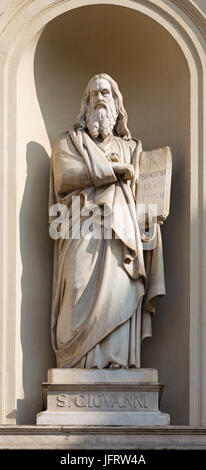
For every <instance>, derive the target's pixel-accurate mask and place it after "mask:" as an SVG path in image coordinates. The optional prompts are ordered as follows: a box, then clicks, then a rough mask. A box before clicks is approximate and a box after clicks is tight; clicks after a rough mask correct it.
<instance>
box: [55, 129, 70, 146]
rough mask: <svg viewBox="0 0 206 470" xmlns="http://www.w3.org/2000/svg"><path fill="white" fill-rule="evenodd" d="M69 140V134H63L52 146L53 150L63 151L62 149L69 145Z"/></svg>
mask: <svg viewBox="0 0 206 470" xmlns="http://www.w3.org/2000/svg"><path fill="white" fill-rule="evenodd" d="M67 140H68V132H67V131H65V132H61V134H59V135H58V137H56V139H55V140H54V143H53V145H52V148H53V150H55V149H56V150H57V149H61V148H62V147H65V145H66V144H67Z"/></svg>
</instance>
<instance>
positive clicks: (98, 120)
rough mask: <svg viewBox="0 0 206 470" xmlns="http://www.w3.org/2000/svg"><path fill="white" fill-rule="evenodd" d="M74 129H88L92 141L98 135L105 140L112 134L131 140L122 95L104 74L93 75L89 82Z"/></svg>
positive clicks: (114, 83) (111, 80)
mask: <svg viewBox="0 0 206 470" xmlns="http://www.w3.org/2000/svg"><path fill="white" fill-rule="evenodd" d="M75 127H76V128H78V129H81V130H84V129H88V131H89V133H90V135H91V137H92V138H93V139H96V138H97V137H98V136H99V135H102V137H103V138H105V137H107V136H108V135H110V134H111V133H112V132H114V134H115V135H118V136H120V137H122V138H123V139H125V140H130V139H131V134H130V132H129V129H128V127H127V113H126V111H125V109H124V106H123V98H122V94H121V93H120V91H119V88H118V85H117V83H116V82H115V81H114V80H113V79H112V78H111V77H110V76H109V75H107V74H106V73H100V74H97V75H94V76H93V77H92V78H91V80H90V81H89V83H88V85H87V87H86V90H85V92H84V96H83V99H82V102H81V110H80V114H79V116H78V118H77V122H76V125H75Z"/></svg>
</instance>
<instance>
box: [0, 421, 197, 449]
mask: <svg viewBox="0 0 206 470" xmlns="http://www.w3.org/2000/svg"><path fill="white" fill-rule="evenodd" d="M0 449H65V450H66V449H94V450H95V449H103V450H106V449H113V450H115V449H126V450H127V449H128V450H130V449H154V450H155V449H156V450H158V449H192V450H194V449H196V450H200V449H206V426H154V427H152V426H148V427H142V426H141V428H140V427H139V428H138V427H136V426H129V427H127V426H105V427H104V426H40V425H39V426H28V425H27V426H22V425H21V426H13V425H4V426H0Z"/></svg>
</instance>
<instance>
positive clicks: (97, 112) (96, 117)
mask: <svg viewBox="0 0 206 470" xmlns="http://www.w3.org/2000/svg"><path fill="white" fill-rule="evenodd" d="M116 121H117V111H116V107H115V104H114V105H110V106H107V107H103V106H102V107H101V108H91V107H90V106H88V108H87V112H86V125H87V128H88V131H89V133H90V135H91V137H92V139H96V138H97V137H98V136H99V135H101V136H102V137H103V139H105V137H108V136H109V135H110V134H111V133H112V131H113V129H114V126H115V124H116Z"/></svg>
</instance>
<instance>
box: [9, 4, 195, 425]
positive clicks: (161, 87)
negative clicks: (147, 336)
mask: <svg viewBox="0 0 206 470" xmlns="http://www.w3.org/2000/svg"><path fill="white" fill-rule="evenodd" d="M16 3H18V2H16ZM52 3H53V2H50V6H49V8H48V9H46V8H45V9H44V8H40V6H38V5H37V4H36V5H35V8H36V10H35V11H34V10H33V11H30V12H29V13H30V15H31V22H30V27H29V26H27V23H26V24H25V26H24V34H23V35H22V34H21V35H20V36H19V39H18V41H17V42H16V43H15V46H14V42H13V41H14V37H13V38H12V35H11V34H10V37H11V49H10V56H9V57H8V60H7V62H5V64H4V65H5V68H4V79H5V78H8V81H7V83H6V80H4V81H3V84H4V85H5V88H4V89H3V92H4V95H3V96H4V97H7V96H8V97H9V98H8V100H7V101H6V102H5V111H6V106H7V110H10V113H9V114H8V120H6V121H5V124H4V125H5V129H6V132H4V136H5V147H4V155H5V160H4V165H6V166H5V167H4V169H5V168H7V170H8V171H7V173H6V176H5V177H4V178H5V179H4V186H3V189H4V191H5V193H4V201H6V202H5V204H4V207H3V211H4V212H3V215H4V221H5V230H6V229H7V230H9V229H10V230H9V231H8V232H7V233H9V238H8V241H7V242H6V235H5V238H4V239H3V242H4V247H6V250H4V256H3V260H2V261H3V263H4V268H5V269H6V271H4V272H6V280H5V281H4V283H3V297H2V298H3V301H4V315H3V320H2V327H3V331H4V335H3V338H4V339H3V348H2V351H3V354H2V364H3V368H2V371H3V373H2V375H3V376H4V374H5V371H6V368H7V374H6V375H7V382H6V383H5V382H4V381H3V386H2V392H3V395H2V396H3V397H4V400H3V407H2V416H3V417H2V421H3V422H7V423H11V422H12V421H13V420H17V423H18V424H20V423H21V424H31V423H32V422H34V419H35V413H36V412H37V411H39V409H40V407H41V390H40V384H41V381H43V380H45V379H46V372H47V368H48V367H52V366H54V364H55V362H54V357H53V353H52V351H51V344H50V337H49V313H50V294H51V278H52V244H51V242H50V240H49V237H48V232H47V222H46V217H47V214H46V207H47V193H48V186H47V184H48V170H49V155H50V143H51V142H52V141H53V139H54V138H55V137H56V135H57V134H58V133H59V132H61V131H62V130H63V129H65V128H67V126H68V124H70V123H72V122H73V121H74V119H75V117H76V114H77V113H78V110H79V102H80V97H81V95H82V92H83V90H84V87H85V85H86V83H87V81H88V79H89V78H90V76H91V75H92V74H93V73H95V72H97V71H98V69H99V70H103V71H106V72H107V73H110V74H111V75H112V76H113V77H114V78H115V79H116V80H117V81H118V83H119V86H120V89H121V90H122V92H123V94H124V97H125V106H126V109H127V111H128V115H129V125H130V129H131V131H132V134H133V135H134V136H136V137H139V138H141V139H142V141H143V145H144V148H145V149H146V148H147V149H149V148H154V147H156V146H159V145H166V144H169V145H171V146H172V148H173V155H174V173H173V187H172V205H171V216H170V218H169V219H168V221H167V223H166V224H165V227H164V228H163V239H164V251H165V265H166V282H167V297H166V298H165V299H164V300H161V301H160V302H158V304H157V314H156V318H155V321H154V328H153V338H152V340H147V342H145V344H143V365H145V366H146V367H156V368H158V370H159V376H160V380H161V381H162V382H164V383H165V384H166V391H165V394H164V401H163V404H162V408H163V409H165V410H166V411H168V412H169V413H170V414H171V417H172V422H173V424H188V423H189V422H190V423H191V424H192V423H193V424H198V423H201V422H203V421H204V418H203V417H201V416H203V415H204V413H203V412H204V401H203V399H202V397H203V389H204V380H203V381H202V382H201V381H200V365H201V367H202V366H203V363H202V359H201V357H202V354H203V345H204V342H203V331H201V332H200V323H201V321H202V317H201V315H202V311H201V301H202V302H203V297H202V290H201V282H202V277H201V273H202V271H201V270H202V269H203V267H204V259H203V258H202V259H201V258H200V257H199V258H198V256H197V252H199V255H200V250H201V243H202V238H201V237H202V231H201V230H203V229H204V227H203V226H202V225H201V224H202V218H201V214H200V210H201V208H202V205H201V207H200V206H199V202H200V200H201V190H202V188H203V182H202V180H201V177H202V173H201V169H203V160H202V151H203V147H202V140H201V111H202V108H201V104H200V102H201V99H200V97H201V86H200V85H201V84H202V66H201V57H200V55H201V54H200V52H201V46H200V43H201V41H200V33H197V32H196V36H197V37H198V40H196V43H195V41H194V40H193V42H192V39H191V35H190V37H188V38H187V37H186V29H185V30H184V27H183V23H184V22H186V19H187V18H186V17H185V14H179V16H178V14H177V12H176V11H174V10H173V11H172V8H171V7H172V4H173V2H170V3H171V5H170V8H169V9H168V7H167V6H165V7H164V8H162V6H160V4H161V2H158V1H156V2H152V5H150V7H148V5H145V3H146V2H141V4H140V3H139V2H133V1H131V2H124V7H126V8H123V7H122V4H123V2H121V6H119V5H118V2H112V3H114V4H115V5H98V3H102V2H97V1H96V2H90V3H91V4H92V3H95V5H90V6H87V7H84V8H78V9H75V7H77V6H82V5H81V4H80V2H79V4H78V5H77V4H76V2H75V1H74V2H68V3H67V5H65V2H59V4H58V6H57V5H56V4H55V2H54V4H53V5H52ZM106 3H108V2H106ZM45 5H46V2H45ZM128 7H129V8H128ZM25 8H26V6H25ZM33 8H34V4H33ZM67 10H71V11H69V12H67ZM27 13H28V11H27ZM63 13H64V14H63ZM60 14H62V15H61V16H59V15H60ZM20 18H21V15H20ZM50 20H52V21H51V23H49V21H50ZM188 21H189V24H190V26H191V19H190V18H189V20H188ZM105 24H106V25H107V28H106V32H107V35H106V36H105ZM177 25H178V28H177ZM13 26H14V25H13ZM187 26H188V25H187ZM18 27H19V26H18ZM43 27H44V30H41V28H43ZM77 27H78V28H79V30H78V32H77ZM16 28H17V26H16ZM13 30H15V28H13ZM84 31H85V35H84ZM97 32H101V35H100V37H99V41H96V42H94V41H93V39H94V38H95V34H96V33H97ZM192 35H193V36H194V37H195V31H194V28H193V29H192ZM198 35H199V36H198ZM12 39H13V40H12ZM23 40H24V41H23ZM98 42H99V43H100V44H101V47H102V50H101V55H100V53H99V50H98ZM23 43H24V44H23ZM25 44H27V46H25ZM3 48H4V42H3V44H2V50H3ZM90 50H91V54H90V53H89V51H90ZM140 63H141V67H139V64H140ZM195 91H196V96H195V95H194V92H195ZM192 92H193V94H192ZM2 99H3V97H2ZM16 143H17V144H16ZM197 150H198V152H197ZM9 156H10V157H11V158H9ZM4 174H5V173H4ZM7 176H8V178H7ZM198 184H199V190H198ZM6 191H8V193H6ZM199 196H200V197H199ZM14 201H15V204H14ZM12 216H13V218H12ZM11 229H12V230H13V231H12V232H11ZM199 229H200V231H199ZM12 263H14V265H15V270H13V269H12V267H13V264H12ZM12 288H13V290H12ZM14 288H15V295H13V296H10V297H9V293H10V292H13V291H14ZM200 294H201V297H200ZM6 312H8V313H9V314H8V315H7V316H6ZM13 318H14V320H15V321H12V319H13ZM202 372H203V374H204V368H203V371H202ZM9 386H10V389H9V390H10V392H9V393H8V392H7V387H8V388H9ZM201 410H202V415H201V413H200V411H201Z"/></svg>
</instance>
